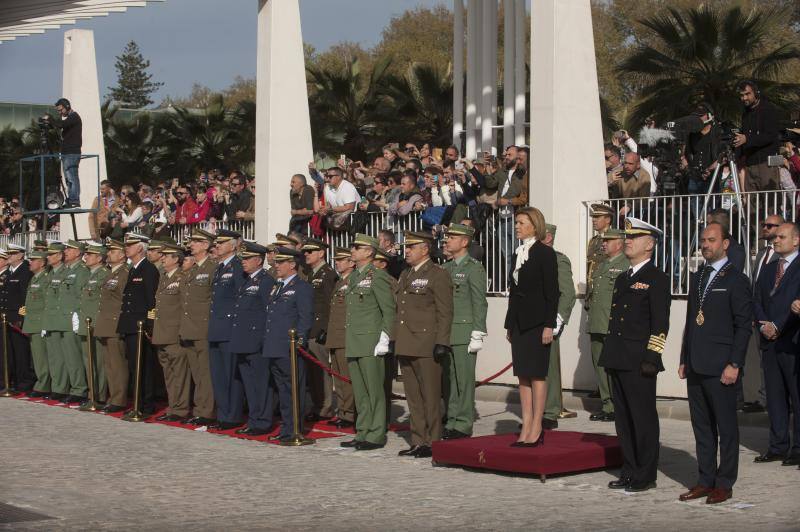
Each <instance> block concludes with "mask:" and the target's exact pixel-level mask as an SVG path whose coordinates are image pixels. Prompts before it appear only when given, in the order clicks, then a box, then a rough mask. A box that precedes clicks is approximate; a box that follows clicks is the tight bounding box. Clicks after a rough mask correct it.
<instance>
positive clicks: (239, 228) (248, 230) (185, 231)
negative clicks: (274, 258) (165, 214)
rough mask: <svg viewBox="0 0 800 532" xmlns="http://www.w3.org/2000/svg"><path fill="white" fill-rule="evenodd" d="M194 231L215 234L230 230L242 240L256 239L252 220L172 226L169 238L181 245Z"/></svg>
mask: <svg viewBox="0 0 800 532" xmlns="http://www.w3.org/2000/svg"><path fill="white" fill-rule="evenodd" d="M195 229H202V230H204V231H208V232H209V233H216V232H217V231H218V230H220V229H230V230H231V231H236V232H237V233H239V234H241V235H242V238H245V239H247V240H253V239H255V237H256V229H255V222H253V221H252V220H247V221H244V220H234V221H230V222H222V221H219V222H198V223H196V224H186V225H178V224H176V225H173V226H172V227H170V236H171V237H172V238H174V239H175V242H177V243H178V244H183V242H184V241H186V240H188V238H189V237H190V236H191V234H192V231H194V230H195Z"/></svg>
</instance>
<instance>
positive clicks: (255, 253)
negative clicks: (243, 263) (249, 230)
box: [239, 240, 267, 259]
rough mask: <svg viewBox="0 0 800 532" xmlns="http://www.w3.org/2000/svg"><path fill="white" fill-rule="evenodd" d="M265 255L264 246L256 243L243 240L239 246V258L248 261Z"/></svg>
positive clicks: (265, 249)
mask: <svg viewBox="0 0 800 532" xmlns="http://www.w3.org/2000/svg"><path fill="white" fill-rule="evenodd" d="M266 253H267V248H266V246H262V245H261V244H259V243H258V242H253V241H250V240H245V241H244V242H242V245H241V246H239V256H241V257H242V258H243V259H249V258H251V257H262V258H263V257H264V255H265V254H266Z"/></svg>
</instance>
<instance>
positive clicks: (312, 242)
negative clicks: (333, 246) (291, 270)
mask: <svg viewBox="0 0 800 532" xmlns="http://www.w3.org/2000/svg"><path fill="white" fill-rule="evenodd" d="M300 249H301V250H302V251H322V250H324V249H328V244H326V243H325V242H323V241H322V240H318V239H316V238H309V239H308V240H306V241H305V243H304V244H303V247H302V248H300Z"/></svg>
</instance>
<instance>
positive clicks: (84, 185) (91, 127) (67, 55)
mask: <svg viewBox="0 0 800 532" xmlns="http://www.w3.org/2000/svg"><path fill="white" fill-rule="evenodd" d="M62 94H63V95H64V98H66V99H68V100H69V101H70V103H71V104H72V108H73V109H74V110H75V111H76V112H77V113H78V114H79V115H80V116H81V121H82V122H83V146H82V148H81V152H82V153H83V154H87V155H98V156H99V158H100V170H99V177H100V180H101V181H102V180H103V179H106V151H105V146H104V144H103V124H102V120H101V116H100V89H99V87H98V83H97V63H96V61H95V54H94V32H92V30H69V31H67V32H65V33H64V75H63V87H62ZM78 172H79V177H80V181H81V207H83V208H85V209H88V208H90V207H91V205H92V201H93V200H94V199H95V198H96V197H97V189H98V186H97V183H98V169H97V160H96V159H94V158H92V159H83V160H82V161H81V164H80V166H79V167H78ZM75 225H76V229H77V231H78V238H89V237H90V235H89V215H88V214H76V215H75ZM61 237H62V238H64V239H67V238H74V237H75V235H74V234H73V232H72V222H71V220H70V219H69V216H65V215H62V216H61Z"/></svg>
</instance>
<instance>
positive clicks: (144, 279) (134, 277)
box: [117, 259, 159, 334]
mask: <svg viewBox="0 0 800 532" xmlns="http://www.w3.org/2000/svg"><path fill="white" fill-rule="evenodd" d="M158 278H159V273H158V268H156V267H155V266H153V263H152V262H150V261H149V260H147V259H144V260H143V261H142V262H141V263H139V266H138V267H136V268H133V267H131V269H130V272H129V273H128V282H127V283H126V284H125V291H124V292H123V293H122V308H121V311H120V315H119V322H117V332H118V333H120V334H134V333H136V322H137V321H139V320H142V321H144V325H145V328H146V330H148V331H152V330H153V320H149V319H147V311H149V310H151V309H154V308H155V306H156V290H157V289H158Z"/></svg>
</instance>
